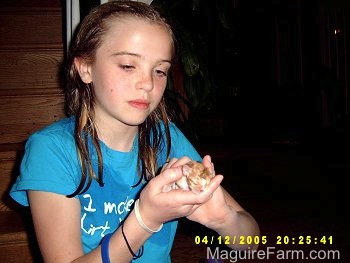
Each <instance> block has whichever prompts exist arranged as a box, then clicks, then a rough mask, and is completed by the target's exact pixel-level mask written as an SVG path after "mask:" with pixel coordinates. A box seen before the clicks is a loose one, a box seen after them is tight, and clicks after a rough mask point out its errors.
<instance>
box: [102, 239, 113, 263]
mask: <svg viewBox="0 0 350 263" xmlns="http://www.w3.org/2000/svg"><path fill="white" fill-rule="evenodd" d="M112 235H113V233H109V234H107V235H105V236H104V237H103V239H102V243H101V257H102V263H110V260H109V241H110V240H111V237H112Z"/></svg>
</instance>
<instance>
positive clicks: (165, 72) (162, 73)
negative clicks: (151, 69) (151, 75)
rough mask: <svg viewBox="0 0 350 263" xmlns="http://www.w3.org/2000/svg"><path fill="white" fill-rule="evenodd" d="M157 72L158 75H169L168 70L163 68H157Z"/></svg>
mask: <svg viewBox="0 0 350 263" xmlns="http://www.w3.org/2000/svg"><path fill="white" fill-rule="evenodd" d="M155 72H156V74H157V75H158V76H161V77H166V76H168V72H167V71H163V70H159V69H156V70H155Z"/></svg>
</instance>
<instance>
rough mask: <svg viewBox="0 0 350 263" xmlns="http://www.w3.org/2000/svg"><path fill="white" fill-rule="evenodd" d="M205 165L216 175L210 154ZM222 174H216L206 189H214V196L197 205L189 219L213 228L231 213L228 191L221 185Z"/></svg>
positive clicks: (205, 158)
mask: <svg viewBox="0 0 350 263" xmlns="http://www.w3.org/2000/svg"><path fill="white" fill-rule="evenodd" d="M203 165H204V166H205V167H207V168H208V169H209V171H210V172H211V173H212V174H214V175H215V169H214V164H213V163H212V162H211V158H210V156H209V155H206V156H205V157H204V158H203ZM222 179H223V176H222V175H215V176H214V177H213V178H212V180H211V182H210V184H209V187H208V188H207V189H206V190H204V191H213V192H212V197H211V198H210V199H209V200H208V201H207V202H205V203H203V204H201V205H199V206H197V208H196V210H195V211H194V212H193V213H192V214H190V215H189V216H187V218H188V219H190V220H192V221H196V222H198V223H200V224H202V225H205V226H207V227H209V228H211V229H215V227H216V226H217V225H219V224H221V223H222V222H223V220H224V219H225V217H226V216H227V215H228V214H229V213H231V209H230V207H229V206H228V204H227V202H226V198H225V195H226V192H225V191H224V189H223V188H222V187H221V186H220V183H221V182H222Z"/></svg>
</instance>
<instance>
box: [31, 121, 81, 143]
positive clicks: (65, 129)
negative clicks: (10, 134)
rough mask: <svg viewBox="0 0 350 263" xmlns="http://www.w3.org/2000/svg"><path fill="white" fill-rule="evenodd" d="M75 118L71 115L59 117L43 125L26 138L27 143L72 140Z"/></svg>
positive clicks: (67, 141) (69, 141)
mask: <svg viewBox="0 0 350 263" xmlns="http://www.w3.org/2000/svg"><path fill="white" fill-rule="evenodd" d="M74 129H75V120H74V118H73V117H69V118H64V119H60V120H58V121H55V122H53V123H52V124H50V125H48V126H46V127H43V128H41V129H39V130H37V131H36V132H34V133H33V134H31V135H30V136H29V138H28V140H27V144H29V143H32V144H33V143H35V142H38V143H39V142H40V144H46V143H50V144H51V143H52V142H59V144H64V143H69V144H71V143H73V142H74Z"/></svg>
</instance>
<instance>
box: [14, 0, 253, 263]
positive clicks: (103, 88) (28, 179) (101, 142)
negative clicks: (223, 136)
mask: <svg viewBox="0 0 350 263" xmlns="http://www.w3.org/2000/svg"><path fill="white" fill-rule="evenodd" d="M174 46H175V38H174V35H173V32H172V29H171V28H170V26H169V24H168V23H167V22H166V21H165V19H164V18H163V17H161V16H160V14H159V13H158V12H157V11H156V10H154V8H152V7H151V6H149V5H147V4H142V3H139V2H135V1H114V2H108V3H106V4H103V5H100V6H98V7H96V8H95V9H93V10H92V11H91V12H90V14H89V15H88V16H87V17H85V19H84V20H83V21H82V22H81V25H80V28H79V31H78V32H77V35H76V38H75V41H74V42H73V45H72V47H71V51H70V54H69V60H68V86H67V91H66V103H67V109H68V112H69V117H67V118H65V119H62V120H60V121H58V122H56V123H54V124H52V125H50V126H48V127H46V128H44V129H42V130H40V131H38V132H36V133H34V134H33V135H31V136H30V137H29V139H28V141H27V143H26V147H25V155H24V158H23V160H22V164H21V171H20V176H19V177H18V179H17V181H16V182H15V184H14V185H13V187H12V189H11V192H10V194H11V196H12V197H13V198H14V199H15V200H16V201H17V202H19V203H20V204H22V205H26V206H28V205H29V206H30V209H31V213H32V217H33V222H34V227H35V231H36V236H37V240H38V244H39V247H40V250H41V253H42V257H43V259H44V261H45V262H62V263H63V262H64V263H66V262H118V263H120V262H130V261H132V260H135V261H136V262H147V263H149V262H157V263H159V262H170V250H171V247H172V244H173V240H174V236H175V232H176V227H177V219H178V218H180V217H187V218H188V219H190V220H193V221H196V222H198V223H200V224H203V225H205V226H207V227H208V228H210V229H213V230H214V231H216V232H217V233H218V234H220V235H229V236H234V235H235V236H248V235H249V236H256V235H259V228H258V225H257V223H256V221H255V220H254V219H253V218H252V216H251V215H250V214H249V213H247V212H246V211H245V210H244V209H243V208H242V207H241V206H240V205H239V204H238V203H237V202H236V201H235V200H234V199H233V198H232V197H231V196H230V195H229V194H228V193H227V192H226V191H225V190H224V189H223V188H222V187H221V186H220V183H221V181H222V179H223V177H222V175H216V176H214V177H213V178H212V180H211V182H210V184H209V185H208V187H207V189H206V190H205V191H203V192H200V193H193V192H192V191H187V190H182V189H171V187H169V186H171V185H172V184H173V183H174V182H175V181H177V180H179V179H180V178H181V176H182V170H181V166H182V165H184V164H185V163H187V162H188V161H190V160H197V161H201V162H203V164H204V165H205V166H206V167H207V168H208V169H210V171H211V172H212V173H213V174H215V173H214V169H213V167H214V166H213V164H212V163H211V159H210V156H205V157H204V158H203V159H201V157H200V156H199V154H198V153H197V151H196V150H195V149H194V148H193V146H192V145H191V144H190V143H189V141H188V140H187V139H186V138H185V137H184V135H183V134H182V133H181V132H180V130H179V129H178V128H177V127H176V126H175V125H174V124H173V123H172V122H170V121H169V119H168V116H167V113H166V108H165V102H164V98H163V93H164V90H165V87H166V84H167V75H168V73H169V71H170V69H171V64H172V59H173V57H174V50H175V48H174ZM160 167H163V168H162V169H160ZM159 170H160V171H159ZM156 175H157V176H156ZM232 248H235V249H245V248H247V247H245V246H242V247H240V246H238V245H235V246H232ZM250 249H255V247H252V248H250Z"/></svg>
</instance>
